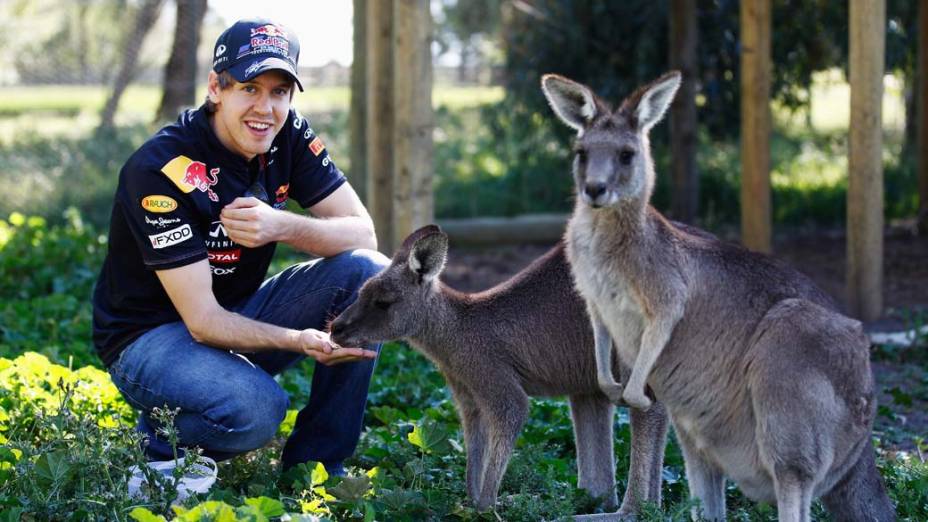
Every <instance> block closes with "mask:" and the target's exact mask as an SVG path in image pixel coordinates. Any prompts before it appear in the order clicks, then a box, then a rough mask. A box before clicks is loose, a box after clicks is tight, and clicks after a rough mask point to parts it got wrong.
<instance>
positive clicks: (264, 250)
mask: <svg viewBox="0 0 928 522" xmlns="http://www.w3.org/2000/svg"><path fill="white" fill-rule="evenodd" d="M344 182H345V176H344V175H343V174H342V173H341V171H339V170H338V168H336V166H335V164H334V163H333V162H332V160H331V159H330V158H329V153H328V151H327V150H326V149H325V145H324V144H323V143H322V140H321V139H320V138H319V137H318V136H316V134H315V132H314V131H313V129H312V128H310V126H309V122H308V121H307V120H306V119H304V118H303V117H301V116H300V114H299V113H298V112H296V111H295V110H293V109H291V110H290V113H289V115H288V116H287V121H286V123H285V124H284V127H283V128H282V129H281V130H280V132H279V133H278V134H277V136H276V137H275V138H274V141H273V144H272V145H271V148H270V150H269V151H268V152H267V153H265V154H261V155H258V156H256V157H255V158H254V159H252V160H251V161H246V160H245V159H244V158H243V157H241V156H239V155H237V154H235V153H233V152H231V151H229V150H228V149H226V148H225V147H224V146H223V145H222V143H220V142H219V139H218V138H217V137H216V134H215V133H214V132H213V129H212V126H211V125H210V121H209V116H208V114H207V112H206V110H205V108H203V107H201V108H199V109H197V110H190V111H186V112H184V113H183V114H181V116H180V118H178V120H177V122H176V123H174V124H172V125H168V126H167V127H164V128H163V129H161V130H160V131H159V132H158V133H157V134H155V135H154V136H153V137H152V138H151V139H149V140H148V141H147V142H145V144H144V145H142V146H141V147H140V148H139V149H138V150H137V151H136V152H135V153H134V154H133V155H132V156H131V157H130V158H129V160H128V161H127V162H126V164H125V165H124V166H123V168H122V170H121V171H120V173H119V185H118V187H117V189H116V196H115V200H114V202H113V212H112V215H111V217H110V232H109V250H108V252H107V255H106V259H105V260H104V262H103V269H102V270H101V272H100V277H99V279H98V280H97V285H96V288H95V289H94V295H93V339H94V345H95V346H96V349H97V353H98V354H99V355H100V358H101V359H102V360H103V363H104V364H105V365H106V366H109V365H110V364H112V363H113V361H115V360H116V358H117V357H118V355H119V353H120V352H121V351H122V350H123V349H124V348H125V347H126V345H128V344H129V343H131V342H132V341H134V340H135V339H136V338H138V337H139V336H140V335H142V334H143V333H145V332H147V331H148V330H151V329H152V328H155V327H156V326H159V325H162V324H165V323H169V322H173V321H179V320H180V315H179V314H178V313H177V310H176V309H175V308H174V305H173V304H172V303H171V300H170V299H169V298H168V295H167V293H166V292H165V291H164V287H162V286H161V282H160V281H159V280H158V277H157V275H156V274H155V270H164V269H168V268H176V267H179V266H184V265H188V264H190V263H194V262H197V261H201V260H203V259H208V260H209V264H210V270H211V271H212V278H213V281H212V283H213V293H214V294H215V295H216V299H217V300H218V301H219V304H221V305H222V306H224V307H231V306H234V305H236V304H237V303H239V302H240V301H242V300H243V299H245V298H246V297H248V296H250V295H251V294H253V293H254V292H255V291H256V290H257V289H258V286H259V285H260V284H261V283H262V281H263V280H264V278H265V276H266V275H267V268H268V265H269V264H270V262H271V258H272V257H273V255H274V248H275V244H273V243H271V244H267V245H264V246H262V247H259V248H247V247H244V246H242V245H239V244H236V243H235V242H234V241H232V240H231V239H229V236H228V235H227V234H226V231H225V228H224V227H223V226H222V223H221V222H220V220H219V213H220V211H222V208H223V207H224V206H225V205H228V204H229V203H231V202H232V200H234V199H235V198H237V197H240V196H243V195H252V196H256V197H259V198H260V199H263V200H265V201H266V202H267V203H268V204H270V205H273V206H274V207H275V208H278V209H282V208H283V207H284V206H285V205H286V202H287V200H288V199H289V198H293V199H294V200H295V201H296V202H298V203H299V204H300V205H301V206H302V207H303V208H306V207H310V206H312V205H314V204H316V203H318V202H320V201H322V200H323V199H325V197H326V196H328V195H329V194H331V193H332V192H333V191H335V189H337V188H338V187H339V186H341V184H342V183H344Z"/></svg>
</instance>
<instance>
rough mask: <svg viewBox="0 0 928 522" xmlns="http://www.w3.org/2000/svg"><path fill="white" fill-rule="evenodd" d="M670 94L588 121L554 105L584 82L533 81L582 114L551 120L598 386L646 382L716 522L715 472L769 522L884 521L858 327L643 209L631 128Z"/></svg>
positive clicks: (648, 181)
mask: <svg viewBox="0 0 928 522" xmlns="http://www.w3.org/2000/svg"><path fill="white" fill-rule="evenodd" d="M678 85H679V74H677V73H671V74H668V75H664V76H662V77H661V78H659V79H658V80H656V81H655V82H653V83H651V84H649V85H647V86H645V87H643V88H641V89H639V90H638V91H636V92H635V94H634V95H633V96H632V97H630V98H629V99H627V100H626V101H625V102H624V103H623V104H622V105H621V109H620V110H619V111H617V112H616V113H610V114H598V113H595V114H589V110H588V109H585V108H583V107H580V108H577V107H564V106H563V105H564V104H568V105H569V104H571V103H573V100H578V99H579V100H582V101H583V103H587V101H588V100H589V99H590V98H592V99H594V100H595V96H594V95H593V94H592V92H590V91H589V89H588V88H586V87H585V86H582V85H581V84H577V83H576V82H572V81H570V80H567V79H565V78H561V77H556V76H546V77H545V78H544V79H543V88H544V90H545V94H546V95H547V97H548V99H549V101H550V102H551V104H552V107H554V109H555V112H556V113H557V114H558V115H559V116H560V117H561V118H562V119H565V116H566V117H568V118H569V117H570V115H572V114H581V115H584V116H585V118H584V119H581V120H576V119H574V120H570V121H568V120H567V119H565V122H566V123H567V124H568V125H570V126H572V127H574V128H576V129H577V130H578V138H577V143H576V144H575V149H576V150H578V151H579V152H578V157H577V158H575V160H574V178H575V182H576V186H577V191H578V198H577V199H578V201H577V205H576V208H575V211H574V214H573V216H572V218H571V220H570V222H569V224H568V231H567V254H568V259H569V260H570V263H571V268H572V272H573V274H574V277H575V280H576V284H577V288H578V290H579V292H580V294H581V295H582V296H583V298H584V299H585V300H586V302H587V306H588V309H589V311H590V317H591V319H592V322H593V330H594V332H596V334H595V336H596V356H597V364H598V365H599V372H598V379H599V382H600V386H601V387H602V388H603V390H604V392H605V393H606V394H607V395H609V396H610V397H611V398H612V399H613V400H619V399H624V400H625V401H626V402H628V403H629V404H631V405H636V406H639V407H642V408H647V407H648V405H649V403H650V399H649V398H648V397H647V395H646V394H645V389H646V386H650V388H651V389H652V390H653V392H654V395H655V396H656V397H657V398H658V399H659V400H660V401H662V402H663V403H664V404H665V406H666V407H667V410H668V412H669V413H670V416H671V420H672V422H673V425H674V429H675V431H676V433H677V435H678V439H679V440H680V444H681V446H682V449H683V454H684V458H685V461H686V469H687V475H688V478H689V483H690V492H691V495H692V496H694V497H696V498H698V499H699V500H700V501H701V504H702V506H701V507H702V510H703V515H704V516H705V517H706V518H708V519H710V520H721V519H724V517H725V497H724V481H725V477H726V476H727V477H728V478H731V479H732V480H734V481H735V482H736V483H737V484H738V485H739V487H740V488H741V489H742V491H743V492H744V493H745V494H746V495H747V496H748V497H750V498H754V499H759V500H765V501H769V502H773V501H776V503H777V506H778V512H779V517H780V520H789V521H794V520H795V521H807V520H809V506H810V503H811V501H812V499H813V498H814V497H817V496H821V495H825V500H826V504H827V505H828V507H829V509H831V510H833V512H834V514H835V515H836V516H837V517H838V518H840V519H842V520H880V521H884V520H893V519H894V518H895V515H894V510H893V507H892V504H891V503H890V501H889V499H888V497H887V496H886V493H885V491H884V490H883V487H882V484H881V482H880V478H879V475H878V474H877V473H876V470H875V467H874V466H873V449H872V447H871V446H870V441H869V437H870V431H871V425H872V422H873V415H874V412H875V398H874V390H873V378H872V375H871V371H870V366H869V360H868V351H869V343H868V342H867V338H866V336H865V335H864V334H863V332H862V329H861V325H860V323H858V322H857V321H854V320H852V319H849V318H847V317H844V316H842V315H841V314H839V313H838V312H837V311H836V310H835V307H834V305H833V303H832V301H831V300H830V299H829V298H828V297H827V296H826V295H825V294H824V293H823V292H821V291H820V290H819V289H818V288H816V287H815V285H814V284H812V282H811V281H810V280H809V279H808V278H806V277H805V276H803V275H802V274H800V273H798V272H796V271H794V270H792V269H791V268H789V267H787V266H785V265H784V264H782V263H780V262H778V261H776V260H774V259H773V258H770V257H768V256H764V255H761V254H757V253H753V252H749V251H747V250H745V249H743V248H741V247H738V246H734V245H729V244H726V243H723V242H721V241H719V240H717V239H715V238H713V237H711V236H707V235H705V234H694V233H692V232H691V231H688V230H685V229H682V228H681V227H679V226H677V225H675V224H673V223H671V222H669V221H667V220H666V219H664V218H663V216H661V215H660V214H659V213H658V212H657V211H656V210H654V209H653V208H652V207H650V206H649V205H648V201H649V199H650V196H651V191H652V188H653V186H654V170H653V169H654V167H653V161H652V159H651V155H650V150H649V143H648V136H647V132H648V130H649V129H650V128H651V127H652V126H653V125H655V124H656V123H657V122H658V121H659V120H660V119H661V117H662V116H663V114H664V112H665V111H666V109H667V107H668V106H669V104H670V101H671V100H672V98H673V95H674V93H675V92H676V88H677V87H678ZM563 92H569V93H571V94H572V96H571V97H564V96H563V95H562V93H563ZM577 93H579V94H577ZM591 106H596V107H599V106H600V104H598V103H596V104H592V105H591ZM604 121H609V122H610V125H609V128H610V129H611V130H607V129H606V127H605V126H604V125H603V122H604ZM623 151H626V153H625V154H626V155H625V159H626V160H628V161H623V160H622V154H623ZM627 151H631V154H630V156H629V154H628V152H627ZM613 342H614V344H613ZM613 353H615V354H616V355H617V356H618V359H619V360H620V361H621V362H622V363H623V364H625V365H628V366H631V367H632V371H631V377H630V378H629V379H628V381H627V382H626V383H625V386H624V387H623V386H621V385H619V384H618V383H617V382H615V380H614V379H612V376H611V375H610V373H609V372H608V371H604V369H608V368H611V366H612V364H614V362H613V361H612V360H611V358H612V356H613ZM837 499H841V500H840V501H838V500H837ZM865 502H866V504H865ZM695 516H697V513H695V512H694V517H695Z"/></svg>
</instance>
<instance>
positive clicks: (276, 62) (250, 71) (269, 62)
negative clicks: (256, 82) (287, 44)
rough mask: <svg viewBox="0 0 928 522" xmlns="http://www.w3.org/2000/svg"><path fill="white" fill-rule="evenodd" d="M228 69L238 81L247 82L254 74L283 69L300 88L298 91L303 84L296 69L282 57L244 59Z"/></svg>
mask: <svg viewBox="0 0 928 522" xmlns="http://www.w3.org/2000/svg"><path fill="white" fill-rule="evenodd" d="M228 71H229V73H230V74H231V75H232V77H233V78H235V80H236V81H238V82H240V83H241V82H247V81H249V80H251V79H252V78H254V77H255V76H259V75H261V74H264V73H266V72H268V71H283V72H285V73H287V75H288V76H290V78H292V79H293V81H294V83H296V86H297V87H298V88H299V89H300V92H302V91H303V84H302V83H300V78H299V77H298V76H297V75H296V71H295V70H293V66H292V65H291V64H290V62H288V61H287V60H284V59H282V58H273V57H272V58H265V59H263V60H260V61H255V62H252V61H248V60H245V61H244V62H243V63H238V64H235V65H233V66H232V67H229V69H228Z"/></svg>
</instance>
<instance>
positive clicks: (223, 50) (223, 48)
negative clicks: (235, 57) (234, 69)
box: [216, 44, 226, 58]
mask: <svg viewBox="0 0 928 522" xmlns="http://www.w3.org/2000/svg"><path fill="white" fill-rule="evenodd" d="M225 53H226V46H225V45H222V44H220V45H219V47H217V48H216V57H217V58H218V57H219V56H221V55H223V54H225Z"/></svg>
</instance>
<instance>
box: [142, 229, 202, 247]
mask: <svg viewBox="0 0 928 522" xmlns="http://www.w3.org/2000/svg"><path fill="white" fill-rule="evenodd" d="M191 237H193V230H191V229H190V225H184V226H180V227H177V228H172V229H171V230H166V231H164V232H162V233H160V234H154V235H152V236H148V239H149V240H151V246H152V248H155V249H159V248H166V247H169V246H171V245H176V244H178V243H183V242H184V241H187V240H188V239H190V238H191Z"/></svg>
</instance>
